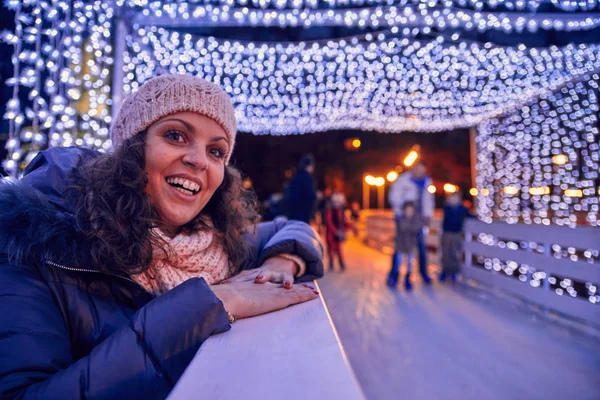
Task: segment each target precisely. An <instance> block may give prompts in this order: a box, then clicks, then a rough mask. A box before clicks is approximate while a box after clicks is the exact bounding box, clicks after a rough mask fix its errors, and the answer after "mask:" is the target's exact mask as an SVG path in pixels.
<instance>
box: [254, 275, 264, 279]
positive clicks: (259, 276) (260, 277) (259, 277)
mask: <svg viewBox="0 0 600 400" xmlns="http://www.w3.org/2000/svg"><path fill="white" fill-rule="evenodd" d="M262 278H264V277H263V276H262V275H258V276H257V277H256V279H262Z"/></svg>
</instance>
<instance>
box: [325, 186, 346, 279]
mask: <svg viewBox="0 0 600 400" xmlns="http://www.w3.org/2000/svg"><path fill="white" fill-rule="evenodd" d="M345 203H346V197H345V196H344V195H343V194H342V193H334V194H332V195H331V200H330V201H329V203H328V204H326V209H325V237H326V241H327V255H328V256H329V270H330V271H333V259H334V257H335V256H336V255H337V258H338V262H339V265H340V270H341V271H344V270H345V269H346V266H345V265H344V259H343V257H342V242H343V241H344V240H346V228H347V225H346V220H345V217H344V204H345Z"/></svg>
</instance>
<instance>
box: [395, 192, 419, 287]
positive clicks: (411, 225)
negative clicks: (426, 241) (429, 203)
mask: <svg viewBox="0 0 600 400" xmlns="http://www.w3.org/2000/svg"><path fill="white" fill-rule="evenodd" d="M423 226H424V221H423V218H422V217H421V216H420V215H419V214H418V213H417V208H416V206H415V203H413V202H410V201H407V202H406V203H404V205H403V206H402V216H401V217H400V220H399V222H398V224H397V225H396V227H397V228H396V229H397V230H396V251H395V257H397V259H396V260H393V263H392V265H393V267H392V270H391V271H390V274H389V276H388V279H387V285H388V286H390V287H395V286H396V284H397V283H398V275H399V274H400V266H401V265H402V254H406V277H405V279H404V287H405V288H406V290H411V289H412V283H411V282H410V273H411V271H412V260H413V254H414V251H415V248H416V247H417V239H418V235H419V232H421V229H423Z"/></svg>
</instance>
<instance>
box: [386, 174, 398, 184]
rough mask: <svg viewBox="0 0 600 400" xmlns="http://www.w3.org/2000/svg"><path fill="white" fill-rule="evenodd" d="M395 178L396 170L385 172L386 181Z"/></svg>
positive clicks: (391, 180) (392, 180) (396, 176)
mask: <svg viewBox="0 0 600 400" xmlns="http://www.w3.org/2000/svg"><path fill="white" fill-rule="evenodd" d="M396 179H398V173H397V172H396V171H390V172H388V174H387V180H388V182H394V181H395V180H396Z"/></svg>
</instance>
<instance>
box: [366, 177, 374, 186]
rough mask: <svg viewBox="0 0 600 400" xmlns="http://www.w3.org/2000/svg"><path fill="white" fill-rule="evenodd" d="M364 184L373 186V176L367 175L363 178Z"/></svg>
mask: <svg viewBox="0 0 600 400" xmlns="http://www.w3.org/2000/svg"><path fill="white" fill-rule="evenodd" d="M365 182H366V183H367V185H374V184H375V177H374V176H373V175H367V176H365Z"/></svg>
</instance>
